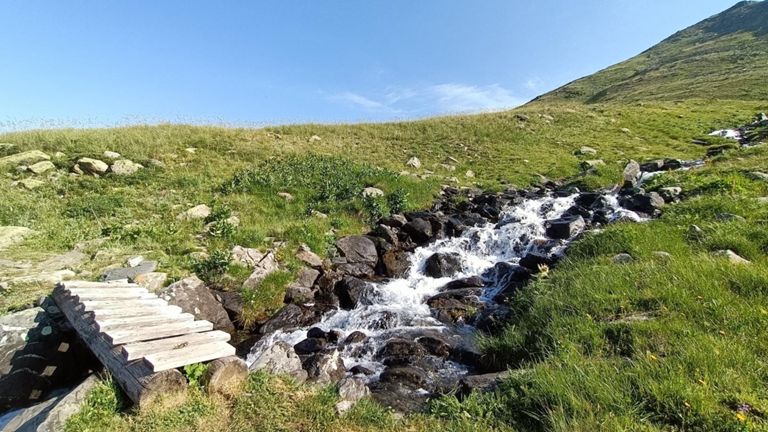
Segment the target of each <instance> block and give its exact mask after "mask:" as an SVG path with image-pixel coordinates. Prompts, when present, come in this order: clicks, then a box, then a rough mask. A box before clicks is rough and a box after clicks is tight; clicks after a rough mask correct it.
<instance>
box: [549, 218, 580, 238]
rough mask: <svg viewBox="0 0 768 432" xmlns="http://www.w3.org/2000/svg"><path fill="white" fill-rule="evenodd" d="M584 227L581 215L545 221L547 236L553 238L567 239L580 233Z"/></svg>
mask: <svg viewBox="0 0 768 432" xmlns="http://www.w3.org/2000/svg"><path fill="white" fill-rule="evenodd" d="M585 227H586V223H585V222H584V218H583V217H581V216H567V217H562V218H560V219H553V220H548V221H547V222H546V230H547V236H549V237H551V238H555V239H568V238H571V237H573V236H575V235H576V234H578V233H580V232H581V231H583V230H584V228H585Z"/></svg>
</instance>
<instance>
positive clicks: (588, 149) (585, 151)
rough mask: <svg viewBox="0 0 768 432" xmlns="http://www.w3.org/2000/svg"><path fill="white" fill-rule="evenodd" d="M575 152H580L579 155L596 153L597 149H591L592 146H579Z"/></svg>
mask: <svg viewBox="0 0 768 432" xmlns="http://www.w3.org/2000/svg"><path fill="white" fill-rule="evenodd" d="M577 154H580V155H596V154H597V150H595V149H593V148H592V147H588V146H581V148H580V149H579V150H578V151H577Z"/></svg>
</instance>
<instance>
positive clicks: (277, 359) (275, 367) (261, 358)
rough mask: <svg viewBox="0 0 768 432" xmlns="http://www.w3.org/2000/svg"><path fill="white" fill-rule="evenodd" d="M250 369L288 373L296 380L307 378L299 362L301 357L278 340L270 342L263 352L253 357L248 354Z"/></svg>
mask: <svg viewBox="0 0 768 432" xmlns="http://www.w3.org/2000/svg"><path fill="white" fill-rule="evenodd" d="M249 360H251V361H252V362H253V363H252V364H251V367H250V370H252V371H258V370H264V371H265V372H268V373H271V374H285V375H290V376H291V377H293V378H294V379H296V381H298V382H304V381H306V380H307V372H306V371H305V370H304V368H303V367H302V364H301V358H300V357H299V356H298V354H296V352H295V351H294V350H293V347H291V346H290V345H288V344H287V343H285V342H282V341H278V342H276V343H274V344H271V345H270V346H269V347H268V348H267V349H265V350H264V351H263V352H261V353H259V354H258V355H257V356H255V357H251V356H249Z"/></svg>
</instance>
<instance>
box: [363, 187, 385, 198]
mask: <svg viewBox="0 0 768 432" xmlns="http://www.w3.org/2000/svg"><path fill="white" fill-rule="evenodd" d="M362 195H363V196H364V197H371V198H376V197H382V196H384V191H383V190H381V189H379V188H375V187H367V188H365V189H363V194H362Z"/></svg>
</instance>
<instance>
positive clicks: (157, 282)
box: [133, 272, 168, 292]
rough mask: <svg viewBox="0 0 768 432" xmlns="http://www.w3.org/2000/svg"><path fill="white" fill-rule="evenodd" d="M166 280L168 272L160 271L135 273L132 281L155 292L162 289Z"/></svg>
mask: <svg viewBox="0 0 768 432" xmlns="http://www.w3.org/2000/svg"><path fill="white" fill-rule="evenodd" d="M167 280H168V274H167V273H162V272H149V273H144V274H140V275H137V276H136V277H135V278H133V281H134V282H135V283H137V284H139V285H141V286H143V287H144V288H146V289H148V290H149V291H150V292H157V291H160V290H161V289H163V287H164V286H165V281H167Z"/></svg>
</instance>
